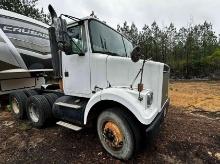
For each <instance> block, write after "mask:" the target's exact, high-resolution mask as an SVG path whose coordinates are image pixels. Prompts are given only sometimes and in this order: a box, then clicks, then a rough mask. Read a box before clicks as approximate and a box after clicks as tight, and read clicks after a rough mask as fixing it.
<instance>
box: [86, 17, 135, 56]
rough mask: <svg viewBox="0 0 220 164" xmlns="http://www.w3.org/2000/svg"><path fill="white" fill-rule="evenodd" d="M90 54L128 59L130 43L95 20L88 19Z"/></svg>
mask: <svg viewBox="0 0 220 164" xmlns="http://www.w3.org/2000/svg"><path fill="white" fill-rule="evenodd" d="M89 35H90V43H91V49H92V53H102V54H108V55H112V56H120V57H130V53H131V49H133V45H132V43H131V42H130V41H129V40H128V39H126V38H125V37H124V36H123V35H122V34H120V33H119V32H117V31H116V30H114V29H113V28H111V27H109V26H108V25H106V24H105V23H103V22H100V21H98V20H96V19H89Z"/></svg>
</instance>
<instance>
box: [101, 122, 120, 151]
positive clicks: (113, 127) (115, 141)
mask: <svg viewBox="0 0 220 164" xmlns="http://www.w3.org/2000/svg"><path fill="white" fill-rule="evenodd" d="M102 135H103V137H104V142H105V144H106V145H108V147H109V148H111V149H112V150H114V151H117V150H120V149H121V148H122V147H123V143H124V134H123V133H122V131H121V129H120V127H119V126H118V125H117V124H116V123H114V122H112V121H108V122H106V123H105V124H104V126H103V129H102Z"/></svg>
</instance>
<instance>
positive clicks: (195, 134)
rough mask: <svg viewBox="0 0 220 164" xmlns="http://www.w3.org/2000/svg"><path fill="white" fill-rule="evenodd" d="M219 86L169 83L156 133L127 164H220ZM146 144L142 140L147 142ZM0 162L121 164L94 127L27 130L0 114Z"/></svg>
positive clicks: (24, 124) (25, 125) (25, 124)
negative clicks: (168, 102)
mask: <svg viewBox="0 0 220 164" xmlns="http://www.w3.org/2000/svg"><path fill="white" fill-rule="evenodd" d="M219 84H220V83H219V82H171V85H170V97H171V102H172V105H171V107H170V108H169V112H168V115H167V118H166V120H165V122H164V124H163V125H162V126H161V131H160V133H159V134H158V136H157V137H155V138H154V140H153V141H147V144H146V146H145V148H144V149H143V150H142V151H141V152H140V153H139V154H138V155H136V156H135V157H134V159H132V160H130V161H128V162H127V163H220V110H219V107H220V105H219V103H220V102H219V101H220V99H219V98H220V86H219ZM146 139H147V138H146ZM0 163H22V164H23V163H31V164H32V163H123V162H122V161H119V160H116V159H114V158H112V157H111V156H110V155H108V154H107V153H106V152H105V151H104V149H103V148H102V147H101V145H100V144H99V140H98V137H97V135H96V130H95V128H89V129H84V130H82V131H80V132H74V131H71V130H69V129H65V128H62V127H59V126H56V125H51V126H49V127H47V128H46V129H40V130H39V129H35V128H32V127H31V125H30V124H29V123H28V121H18V120H15V119H14V118H13V117H12V115H11V113H10V112H8V111H7V110H0Z"/></svg>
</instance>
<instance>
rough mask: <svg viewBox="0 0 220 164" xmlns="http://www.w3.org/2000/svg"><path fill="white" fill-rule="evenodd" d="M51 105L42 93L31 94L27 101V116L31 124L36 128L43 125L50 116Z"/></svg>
mask: <svg viewBox="0 0 220 164" xmlns="http://www.w3.org/2000/svg"><path fill="white" fill-rule="evenodd" d="M50 113H51V107H50V104H49V102H48V101H47V99H46V98H45V97H44V96H43V95H35V96H31V97H30V98H29V99H28V101H27V116H28V119H29V120H30V121H31V123H32V125H33V126H34V127H36V128H42V127H43V126H45V124H46V121H47V120H48V119H49V118H50V117H51V115H50Z"/></svg>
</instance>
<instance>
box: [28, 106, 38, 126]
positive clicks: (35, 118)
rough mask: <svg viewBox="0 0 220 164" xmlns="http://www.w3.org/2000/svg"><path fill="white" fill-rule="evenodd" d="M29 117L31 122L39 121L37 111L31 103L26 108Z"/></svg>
mask: <svg viewBox="0 0 220 164" xmlns="http://www.w3.org/2000/svg"><path fill="white" fill-rule="evenodd" d="M28 111H29V115H30V118H31V120H32V121H33V122H38V121H39V111H38V110H37V108H36V107H35V105H34V104H33V103H32V104H30V105H29V107H28Z"/></svg>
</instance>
